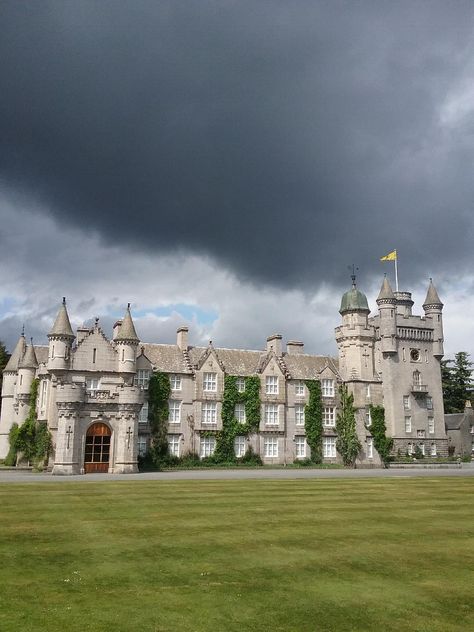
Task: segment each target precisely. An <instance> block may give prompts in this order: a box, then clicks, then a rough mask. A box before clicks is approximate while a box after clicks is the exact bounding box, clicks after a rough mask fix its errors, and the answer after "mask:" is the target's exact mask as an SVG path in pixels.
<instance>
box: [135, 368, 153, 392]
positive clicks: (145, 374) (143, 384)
mask: <svg viewBox="0 0 474 632" xmlns="http://www.w3.org/2000/svg"><path fill="white" fill-rule="evenodd" d="M149 380H150V370H149V369H137V374H136V376H135V380H134V383H135V386H139V387H140V388H143V389H144V390H146V389H147V388H148V382H149Z"/></svg>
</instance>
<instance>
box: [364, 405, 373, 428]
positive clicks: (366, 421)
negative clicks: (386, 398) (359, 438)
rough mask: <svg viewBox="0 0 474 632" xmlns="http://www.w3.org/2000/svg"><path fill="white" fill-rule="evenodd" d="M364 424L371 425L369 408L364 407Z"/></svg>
mask: <svg viewBox="0 0 474 632" xmlns="http://www.w3.org/2000/svg"><path fill="white" fill-rule="evenodd" d="M365 425H366V426H367V427H369V426H371V425H372V415H371V414H370V408H366V409H365Z"/></svg>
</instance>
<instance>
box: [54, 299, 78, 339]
mask: <svg viewBox="0 0 474 632" xmlns="http://www.w3.org/2000/svg"><path fill="white" fill-rule="evenodd" d="M48 336H68V337H70V338H75V337H76V336H75V335H74V332H73V330H72V327H71V322H70V320H69V315H68V313H67V308H66V299H65V298H63V303H62V305H61V307H60V309H59V312H58V315H57V316H56V320H55V321H54V325H53V328H52V329H51V331H50V332H49V334H48Z"/></svg>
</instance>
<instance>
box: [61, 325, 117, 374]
mask: <svg viewBox="0 0 474 632" xmlns="http://www.w3.org/2000/svg"><path fill="white" fill-rule="evenodd" d="M94 350H95V352H94ZM94 360H95V362H94ZM72 368H73V369H74V370H76V371H116V370H117V352H116V350H115V349H114V347H112V345H111V343H110V342H109V341H108V340H107V338H105V336H104V334H103V333H102V332H101V331H100V330H98V329H95V330H94V331H92V332H91V333H90V334H89V335H88V336H86V337H85V338H84V339H83V340H81V342H80V344H79V345H78V347H77V349H76V350H75V351H74V353H73V358H72Z"/></svg>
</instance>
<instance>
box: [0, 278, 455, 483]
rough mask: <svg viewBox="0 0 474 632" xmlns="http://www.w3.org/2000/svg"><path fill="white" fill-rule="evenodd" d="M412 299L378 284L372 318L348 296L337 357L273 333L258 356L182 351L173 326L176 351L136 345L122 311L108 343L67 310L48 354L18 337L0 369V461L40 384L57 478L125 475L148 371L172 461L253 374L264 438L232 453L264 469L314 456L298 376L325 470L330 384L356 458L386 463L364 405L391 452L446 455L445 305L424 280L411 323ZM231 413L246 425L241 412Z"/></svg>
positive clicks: (184, 335)
mask: <svg viewBox="0 0 474 632" xmlns="http://www.w3.org/2000/svg"><path fill="white" fill-rule="evenodd" d="M412 306H413V301H412V300H411V294H410V293H409V292H394V291H393V290H392V288H391V287H390V284H389V282H388V280H387V279H386V278H385V279H384V281H383V284H382V288H381V290H380V294H379V296H378V298H377V307H378V313H377V314H376V315H374V316H372V317H370V316H369V314H370V310H369V306H368V302H367V298H366V296H365V295H364V294H363V293H362V292H361V291H360V290H359V289H357V287H356V282H355V277H353V278H352V288H351V289H350V290H349V291H347V292H346V293H345V294H344V295H343V297H342V301H341V308H340V314H341V317H342V323H341V325H340V326H339V327H337V328H336V342H337V345H338V351H339V358H338V360H336V359H334V358H331V357H327V356H317V355H310V354H306V353H305V352H304V345H303V343H302V342H298V341H289V342H288V343H287V345H286V349H285V350H284V349H283V346H282V337H281V335H278V334H277V335H273V336H270V337H269V338H267V341H266V346H265V348H264V349H263V350H258V351H257V350H256V351H251V350H240V349H223V348H218V347H214V345H213V344H212V342H209V345H208V346H207V347H193V346H190V345H189V344H188V328H187V327H181V328H179V329H178V331H177V340H176V344H155V343H143V342H141V341H140V339H139V337H138V336H137V333H136V330H135V326H134V323H133V319H132V315H131V313H130V305H129V306H128V308H127V310H126V312H125V315H124V318H123V320H121V321H118V322H117V323H116V324H115V325H114V329H113V336H112V339H111V340H109V339H108V338H107V337H106V336H105V334H104V332H103V331H102V329H101V327H100V325H99V321H98V319H96V321H95V325H94V326H93V327H92V328H84V327H80V328H78V329H77V330H76V333H74V331H73V330H72V327H71V323H70V320H69V316H68V312H67V306H66V301H65V299H63V303H62V305H61V307H60V309H59V312H58V315H57V318H56V320H55V322H54V325H53V327H52V329H51V331H50V332H49V334H48V339H49V344H48V345H47V346H40V345H33V343H32V342H31V344H27V343H26V340H25V337H24V335H23V334H22V335H21V336H20V339H19V340H18V343H17V345H16V347H15V349H14V351H13V353H12V356H11V358H10V360H9V362H8V364H7V366H6V367H5V370H4V373H3V387H2V408H1V417H0V459H1V458H5V456H6V454H7V452H8V449H9V445H8V433H9V430H10V428H11V426H12V424H13V423H17V424H19V425H21V424H22V423H23V422H24V420H25V419H26V417H27V414H28V410H29V400H30V390H31V385H32V382H33V380H34V379H35V378H37V379H38V380H39V389H38V398H37V404H36V407H37V418H38V421H39V422H40V423H45V424H47V425H48V428H49V430H50V432H51V435H52V438H53V453H52V455H51V457H50V466H51V467H52V473H53V474H63V475H64V474H79V473H88V472H112V473H132V472H136V471H137V459H138V455H140V454H142V455H143V454H145V453H146V451H147V448H148V445H149V440H150V429H149V425H148V403H147V386H148V380H149V378H150V375H151V374H152V372H153V371H160V372H163V373H166V374H168V375H169V379H170V386H171V396H170V400H169V421H168V443H169V451H170V453H171V454H174V455H176V456H183V455H185V454H187V453H197V454H198V455H199V456H200V457H205V456H209V455H211V454H212V453H213V451H214V449H215V446H216V432H218V431H219V430H221V429H222V420H221V409H222V400H223V392H224V377H225V376H226V375H233V376H236V378H237V379H236V385H237V388H238V389H239V390H242V389H244V388H245V377H247V376H259V378H260V402H261V419H260V425H259V429H258V432H255V433H253V434H250V435H245V434H242V435H241V436H237V437H236V438H235V443H234V448H235V454H236V456H237V457H241V456H243V455H244V454H245V453H246V451H247V450H248V449H249V447H251V448H252V449H253V450H254V452H256V453H257V454H259V455H260V457H261V458H262V460H263V462H264V463H266V464H287V463H292V462H294V461H295V460H298V459H304V458H307V457H309V456H310V451H309V447H308V445H307V443H306V439H305V405H306V403H307V402H308V396H309V394H308V389H307V386H306V385H305V380H310V379H311V380H314V379H317V380H320V383H321V393H322V406H323V413H322V424H323V436H322V450H323V461H324V462H326V463H331V462H339V461H340V457H339V455H338V453H337V450H336V438H337V437H336V432H335V430H336V428H335V426H336V416H337V410H338V403H339V394H338V386H339V385H340V384H341V383H345V384H347V386H348V389H349V391H350V392H352V393H353V395H354V406H355V408H356V422H357V432H358V435H359V439H360V442H361V444H362V449H361V451H360V454H359V457H358V459H357V463H358V464H361V465H366V466H367V465H380V459H379V456H378V454H377V452H376V450H375V446H374V443H373V438H372V436H371V434H370V425H371V418H370V405H371V404H372V405H383V406H384V408H385V419H386V424H387V434H388V435H389V436H391V437H393V438H394V451H395V452H400V453H403V454H405V453H413V452H414V451H415V450H416V448H417V447H418V449H419V450H421V451H422V452H423V453H424V454H426V455H427V456H428V455H431V456H436V455H440V456H444V455H446V454H447V444H448V441H447V436H446V431H445V426H444V414H443V398H442V389H441V372H440V361H441V358H442V357H443V323H442V310H443V304H442V303H441V301H440V299H439V297H438V294H437V292H436V289H435V287H434V286H433V284H432V282H431V281H430V284H429V287H428V292H427V296H426V300H425V302H424V304H423V310H424V315H423V316H416V315H413V314H412ZM234 413H235V418H236V420H237V421H238V422H242V423H243V422H245V415H246V411H245V406H244V405H243V404H237V405H236V407H235V411H234Z"/></svg>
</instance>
